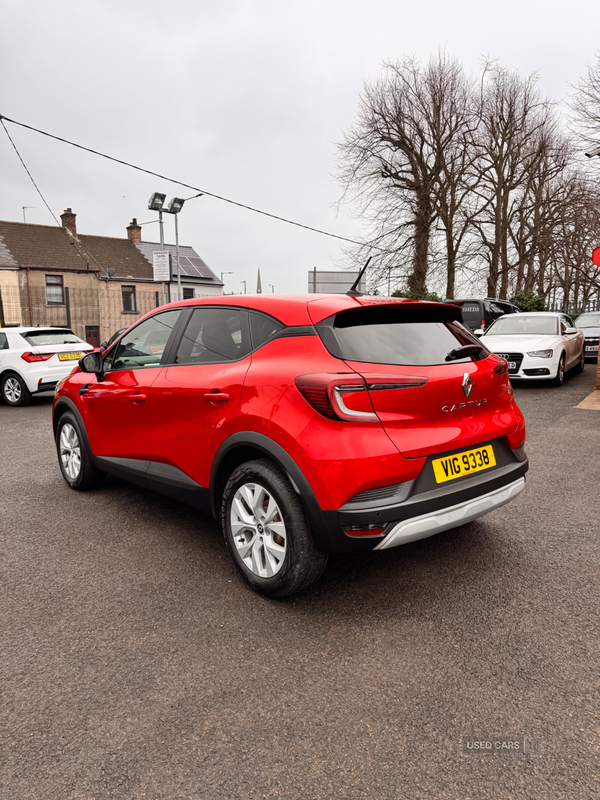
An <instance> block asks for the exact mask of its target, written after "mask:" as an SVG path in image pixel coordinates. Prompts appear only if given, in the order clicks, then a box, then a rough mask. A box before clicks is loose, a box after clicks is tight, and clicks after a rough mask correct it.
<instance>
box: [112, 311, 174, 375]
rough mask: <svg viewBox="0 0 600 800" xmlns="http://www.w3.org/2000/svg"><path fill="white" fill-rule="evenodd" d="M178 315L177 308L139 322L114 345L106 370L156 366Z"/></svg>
mask: <svg viewBox="0 0 600 800" xmlns="http://www.w3.org/2000/svg"><path fill="white" fill-rule="evenodd" d="M180 314H181V309H179V308H177V309H173V310H172V311H163V312H162V313H161V314H156V315H155V316H154V317H150V319H146V320H144V322H140V324H139V325H136V327H135V328H134V329H133V330H131V331H129V333H127V334H125V336H123V338H122V339H121V341H120V342H119V344H118V345H116V347H115V353H114V361H113V356H112V355H110V356H109V358H108V359H106V360H105V365H106V369H139V368H141V367H156V366H158V365H159V364H160V360H161V358H162V354H163V352H164V349H165V347H166V345H167V342H168V341H169V336H170V335H171V331H172V330H173V328H174V327H175V323H176V322H177V320H178V318H179V315H180ZM111 362H112V364H111Z"/></svg>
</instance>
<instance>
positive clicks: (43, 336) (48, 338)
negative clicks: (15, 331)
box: [21, 328, 85, 347]
mask: <svg viewBox="0 0 600 800" xmlns="http://www.w3.org/2000/svg"><path fill="white" fill-rule="evenodd" d="M21 336H22V337H23V338H24V339H25V341H26V342H27V344H30V345H32V347H37V346H38V345H42V344H85V342H84V341H83V339H80V338H79V336H75V334H74V333H73V331H70V330H68V329H67V328H65V330H59V331H57V330H56V329H54V330H50V331H48V330H41V329H40V330H37V331H27V332H26V333H22V334H21Z"/></svg>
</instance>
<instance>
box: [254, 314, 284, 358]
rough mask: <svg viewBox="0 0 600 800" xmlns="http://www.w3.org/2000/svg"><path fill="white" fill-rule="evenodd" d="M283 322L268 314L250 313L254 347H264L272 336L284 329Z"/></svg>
mask: <svg viewBox="0 0 600 800" xmlns="http://www.w3.org/2000/svg"><path fill="white" fill-rule="evenodd" d="M283 327H284V326H283V325H282V324H281V322H278V321H277V320H276V319H273V317H268V316H267V315H266V314H256V313H255V312H253V311H252V312H251V313H250V332H251V334H252V349H253V350H256V348H257V347H262V346H263V344H264V343H265V342H268V341H269V339H270V338H271V337H272V336H275V334H277V333H279V331H280V330H282V329H283Z"/></svg>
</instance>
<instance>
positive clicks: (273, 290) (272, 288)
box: [269, 283, 275, 294]
mask: <svg viewBox="0 0 600 800" xmlns="http://www.w3.org/2000/svg"><path fill="white" fill-rule="evenodd" d="M269 286H270V287H271V294H273V293H274V292H275V287H274V286H273V284H272V283H270V284H269Z"/></svg>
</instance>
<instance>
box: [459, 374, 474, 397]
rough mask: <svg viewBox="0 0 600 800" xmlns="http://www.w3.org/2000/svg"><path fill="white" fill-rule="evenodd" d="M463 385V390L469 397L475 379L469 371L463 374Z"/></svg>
mask: <svg viewBox="0 0 600 800" xmlns="http://www.w3.org/2000/svg"><path fill="white" fill-rule="evenodd" d="M462 387H463V392H464V393H465V397H468V396H469V395H470V394H471V392H472V391H473V381H472V379H471V376H470V375H469V373H468V372H465V374H464V375H463V382H462Z"/></svg>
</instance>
